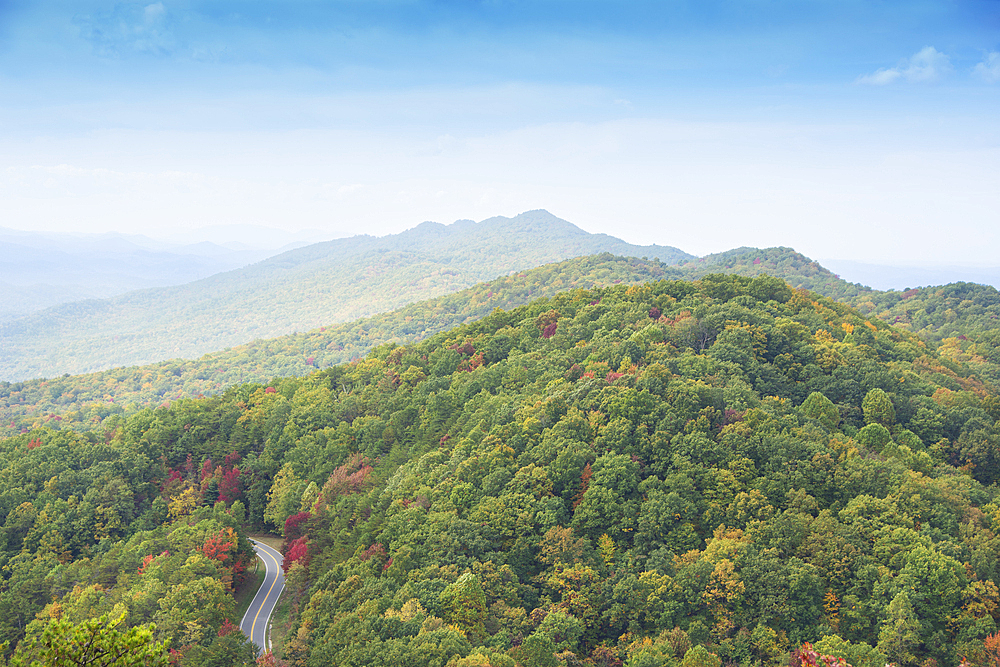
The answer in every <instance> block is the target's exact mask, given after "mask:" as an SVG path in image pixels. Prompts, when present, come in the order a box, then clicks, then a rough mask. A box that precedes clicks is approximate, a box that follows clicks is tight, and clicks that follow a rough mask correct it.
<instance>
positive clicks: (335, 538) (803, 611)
mask: <svg viewBox="0 0 1000 667" xmlns="http://www.w3.org/2000/svg"><path fill="white" fill-rule="evenodd" d="M998 417H1000V401H998V399H997V396H996V395H995V394H994V392H993V390H992V389H991V387H990V386H989V385H988V384H987V383H985V382H983V381H982V380H981V379H980V378H979V377H978V376H977V375H976V374H975V373H973V372H971V370H970V369H969V368H968V366H966V365H964V364H963V363H962V362H960V361H954V360H951V359H944V358H942V357H941V356H940V355H939V354H938V353H937V352H936V351H935V350H934V349H933V348H932V347H929V346H928V345H927V344H926V343H925V342H924V341H922V340H921V339H919V338H918V337H917V336H915V335H913V334H911V333H908V332H906V331H900V330H898V329H893V328H892V327H890V326H889V325H888V324H886V323H884V322H882V321H880V320H877V319H866V318H865V317H864V316H863V315H862V314H861V313H860V312H858V311H856V310H853V309H852V308H850V307H849V306H847V305H843V304H839V303H836V302H835V301H833V300H831V299H828V298H823V297H820V296H818V295H816V294H815V293H810V292H807V291H805V290H798V291H795V290H792V289H790V288H789V287H788V286H787V285H786V284H785V283H784V282H782V281H780V280H776V279H774V278H770V277H767V276H758V277H756V278H753V279H751V278H747V277H741V276H724V275H717V274H711V275H706V276H704V277H702V278H701V279H700V280H697V281H694V282H686V281H672V280H662V281H655V282H649V283H646V284H642V285H631V286H626V285H618V286H613V287H607V288H597V289H576V290H571V291H567V292H563V293H560V294H557V295H555V296H553V297H551V298H546V299H539V300H535V301H532V302H531V303H529V304H527V305H525V306H521V307H518V308H513V309H511V310H508V311H496V312H493V313H491V314H490V315H488V316H486V317H484V318H482V319H479V320H477V321H475V322H471V323H468V324H464V325H462V326H459V327H457V328H454V329H450V330H449V331H447V332H443V333H439V334H436V335H433V336H431V337H429V338H427V339H425V340H423V341H421V342H417V343H413V344H409V345H405V346H398V345H395V344H386V345H382V346H380V347H378V348H376V349H375V350H374V351H373V352H372V353H370V354H369V355H368V356H367V357H365V358H364V359H361V360H359V361H355V362H352V363H349V364H343V365H338V366H334V367H332V368H328V369H325V370H320V371H317V372H315V373H313V374H312V375H310V376H308V377H304V378H286V379H283V380H277V381H274V382H268V383H266V384H249V385H240V386H237V387H233V388H231V389H229V390H227V391H226V392H225V393H224V394H222V395H219V396H215V397H210V398H205V399H200V400H181V401H177V402H174V403H173V404H172V405H170V406H169V407H163V408H157V409H146V410H142V411H140V412H138V413H136V414H134V415H131V416H129V417H127V418H126V417H115V418H113V419H111V420H109V421H107V422H105V424H104V427H105V430H104V432H103V433H102V434H99V433H96V432H94V433H90V434H82V435H77V434H72V433H70V432H68V431H65V430H63V431H56V430H51V429H48V428H41V429H36V430H33V431H30V432H28V433H25V434H23V435H18V436H16V437H13V438H10V439H8V440H6V441H3V442H2V443H0V449H2V451H5V452H8V454H7V455H6V457H5V458H3V459H0V466H2V474H3V475H4V478H5V480H6V483H5V484H4V485H3V489H4V491H3V494H2V495H0V508H2V511H3V512H4V513H5V517H6V518H5V519H4V520H3V525H4V527H3V535H4V540H5V541H3V542H2V543H3V544H6V547H5V549H4V551H3V554H4V555H3V558H4V559H5V562H6V563H8V564H11V563H15V564H20V565H19V566H17V567H15V566H12V565H8V566H6V567H4V568H3V569H2V570H0V572H2V575H3V579H4V581H3V584H2V585H0V596H6V597H4V600H5V601H7V604H4V605H0V615H2V619H0V622H3V623H5V624H6V625H5V626H4V627H6V628H9V630H7V631H8V632H11V633H15V634H17V633H20V632H23V631H24V629H25V623H26V621H27V620H28V619H30V618H32V617H33V616H34V615H35V614H37V613H38V612H39V611H41V610H42V609H45V610H46V611H44V612H43V614H42V619H43V620H41V621H37V623H39V624H41V623H42V622H43V621H44V619H45V618H48V617H53V616H59V615H63V616H67V617H69V618H71V619H80V618H83V617H87V616H94V615H97V614H98V613H100V612H102V611H104V610H105V609H111V608H113V609H114V611H115V612H116V613H125V614H126V618H127V622H128V623H129V624H132V625H135V624H141V623H145V622H148V620H150V619H151V620H153V621H155V622H156V623H157V627H156V629H155V630H154V631H153V633H154V636H155V638H156V639H157V640H160V641H165V642H167V643H168V644H169V646H170V647H171V648H173V649H174V650H175V651H176V652H177V653H176V654H175V659H177V660H179V661H180V662H181V664H191V665H196V664H199V665H200V664H210V663H208V662H206V660H207V658H206V656H207V655H208V654H209V653H210V652H211V651H217V652H219V651H222V650H223V649H222V647H221V646H219V645H217V643H218V642H220V641H221V640H222V638H223V637H220V634H223V635H224V633H219V632H215V633H213V632H212V630H214V629H215V628H216V627H217V624H218V623H222V618H221V617H222V616H223V614H218V615H216V616H214V617H213V618H211V619H201V618H200V617H198V618H197V619H194V617H191V618H190V619H189V617H187V616H184V614H185V613H189V612H186V611H183V610H185V609H193V608H194V606H192V607H185V606H183V605H180V604H178V605H177V606H176V607H175V606H173V605H172V604H168V603H167V602H166V600H168V599H170V600H173V599H175V597H176V599H180V598H181V597H183V596H184V595H192V594H193V593H190V592H189V590H190V586H192V585H193V584H191V583H189V582H190V581H192V580H195V581H199V582H200V581H202V579H198V577H200V576H202V575H201V574H198V573H197V572H196V570H197V569H198V568H199V567H203V566H204V565H203V564H202V563H203V561H202V560H201V559H202V558H204V559H208V556H207V555H205V553H206V552H205V548H206V547H205V545H206V544H207V539H208V538H209V537H211V536H212V535H219V533H217V532H215V531H217V530H219V531H221V530H223V526H231V524H229V523H227V521H231V520H232V518H233V517H235V516H238V515H239V514H241V513H242V512H243V511H246V514H247V519H248V521H250V522H251V523H263V524H265V525H267V526H270V527H272V528H273V529H276V530H279V531H283V532H284V536H285V540H286V544H285V551H286V566H287V567H288V575H289V580H290V582H291V587H292V591H291V595H292V600H293V610H294V611H293V616H294V627H293V629H292V632H291V633H290V634H289V635H288V637H287V641H286V642H285V643H284V645H283V646H282V647H281V650H280V653H281V657H282V658H283V659H284V660H285V661H287V662H288V663H289V664H292V665H310V666H311V665H315V666H317V667H318V666H324V667H326V666H328V665H358V666H360V665H366V666H367V665H393V666H396V665H403V666H408V665H413V666H414V667H415V666H417V665H421V666H422V665H441V666H445V665H450V666H452V667H471V666H473V665H476V666H485V665H495V666H501V665H503V666H513V665H515V664H520V665H525V666H526V667H535V666H541V665H546V666H556V665H567V666H569V665H577V664H592V665H624V666H625V667H639V666H642V667H652V666H657V665H669V666H671V667H673V666H674V665H682V664H683V665H684V666H685V667H690V666H691V665H696V664H697V665H712V664H714V665H716V666H718V665H719V664H720V661H725V662H726V663H731V664H736V663H739V664H741V665H748V666H749V665H757V664H759V665H772V664H778V663H779V662H782V661H783V660H787V659H788V653H789V652H790V651H792V650H793V649H795V648H797V647H798V646H799V645H800V644H801V643H802V642H805V641H811V642H814V643H815V646H816V649H817V650H820V651H821V652H823V653H828V654H831V655H838V656H840V657H844V658H845V659H847V660H848V661H849V662H850V663H851V664H853V665H855V666H859V665H864V666H866V667H867V666H871V667H881V666H882V665H884V664H885V663H886V662H888V661H891V662H893V663H895V664H897V665H900V667H910V666H914V667H915V666H917V665H935V664H936V665H957V664H958V663H959V661H960V659H961V658H962V657H965V658H966V659H967V661H968V663H969V664H970V665H974V666H976V667H979V666H982V667H986V666H987V665H989V664H992V663H991V662H990V660H991V659H992V658H991V657H990V655H989V653H988V650H990V645H987V643H986V642H985V640H986V638H987V636H988V635H990V634H991V633H995V632H996V621H997V620H998V618H1000V589H998V584H1000V563H998V556H1000V537H998V536H997V530H998V527H1000V506H998V504H997V495H998V492H997V486H996V483H997V480H998V476H1000V451H998V447H1000V431H998V429H1000V425H998V424H997V418H998ZM66 451H68V452H70V453H72V454H71V455H70V456H65V455H63V454H62V452H66ZM32 457H34V458H32ZM129 457H132V459H130V458H129ZM136 457H140V458H139V459H136ZM63 459H65V460H66V461H67V463H57V462H58V461H61V460H63ZM133 459H135V460H133ZM223 462H224V463H223ZM58 466H64V467H63V468H59V467H58ZM67 468H69V469H67ZM133 470H134V471H135V472H129V471H133ZM130 475H131V476H130ZM102 489H103V491H102ZM88 494H89V495H88ZM130 494H131V495H130ZM106 498H107V499H106ZM235 498H243V501H242V502H240V503H239V504H237V503H236V502H235V501H234V499H235ZM113 499H117V500H113ZM116 503H117V504H116ZM74 508H86V509H85V511H84V510H83V509H76V510H74ZM96 508H100V509H96ZM74 511H76V512H77V514H74V513H73V512H74ZM43 512H44V515H43V514H42V513H43ZM81 512H83V513H84V515H85V516H92V517H93V519H91V521H92V523H90V524H88V523H86V521H85V520H83V521H84V523H83V524H82V526H83V528H80V527H74V526H73V522H74V521H77V522H79V521H81V519H75V518H74V517H77V516H79V515H80V513H81ZM87 512H89V514H87ZM54 516H59V517H67V518H65V519H59V521H63V522H64V523H65V528H62V527H60V526H63V525H64V524H63V523H53V522H52V521H51V520H50V519H49V517H54ZM115 517H119V519H118V522H117V523H116V522H115V520H114V519H115ZM132 517H138V518H139V519H138V520H133V521H129V520H127V519H128V518H132ZM227 517H228V518H227ZM205 521H214V522H216V523H213V524H211V525H206V526H205V527H204V528H203V529H199V528H198V526H199V525H202V522H205ZM53 525H55V526H56V527H54V528H53V527H52V526H53ZM119 526H120V527H119ZM185 526H186V527H185ZM179 530H180V531H182V532H181V533H180V534H177V536H176V539H177V540H178V542H177V543H176V544H177V545H178V546H173V543H172V544H170V545H168V544H167V542H168V540H169V539H174V538H172V537H171V536H174V535H175V533H177V532H178V531H179ZM146 531H153V532H152V533H147V532H146ZM199 531H201V532H199ZM77 533H79V534H80V535H82V536H83V537H81V538H77V537H74V535H76V534H77ZM181 535H184V536H187V537H185V539H188V541H187V542H184V541H181ZM91 536H93V537H91ZM153 536H156V537H155V539H154V537H153ZM74 540H76V541H75V542H74ZM230 541H232V540H230ZM198 544H202V547H200V553H201V554H202V556H200V557H198V558H194V561H192V558H193V557H190V556H189V557H188V560H187V563H189V564H190V563H195V564H194V565H192V566H191V567H190V568H189V570H188V571H186V572H185V573H184V574H183V575H178V576H177V577H176V578H174V579H169V577H171V576H173V575H168V574H167V573H169V572H176V571H178V570H177V569H175V568H174V567H171V568H169V569H168V568H166V567H164V568H162V569H157V568H156V567H155V564H156V562H157V560H158V558H159V557H160V556H158V554H162V553H163V552H164V551H168V552H169V553H170V554H171V555H170V556H169V557H171V558H173V557H175V556H174V555H173V554H175V551H183V550H184V549H185V548H191V547H190V545H195V546H197V545H198ZM234 544H235V542H234ZM185 545H188V546H185ZM188 553H191V552H188ZM39 554H51V555H49V556H44V555H39ZM164 557H167V556H164ZM39 558H50V560H49V561H47V562H46V564H45V565H44V566H42V565H39V566H38V567H37V568H35V567H34V566H33V565H32V564H33V563H35V562H36V561H37V560H38V559H39ZM209 560H210V559H209ZM178 562H180V561H178ZM151 566H154V567H151ZM185 567H187V566H185ZM204 567H207V566H204ZM212 567H214V568H215V570H212V571H210V570H208V569H206V572H207V574H206V575H205V576H207V577H208V579H211V580H219V581H221V582H222V583H221V586H222V588H223V590H224V589H225V582H224V578H225V576H226V574H225V572H224V571H222V570H219V568H218V567H217V566H216V565H214V564H213V565H212ZM180 569H181V570H183V568H180ZM153 571H156V572H158V574H156V575H152V574H150V575H149V578H148V579H147V574H146V573H147V572H153ZM212 572H215V574H214V575H213V574H212ZM219 572H222V574H219ZM50 573H52V574H50ZM219 577H221V579H220V578H219ZM153 579H155V580H156V581H158V582H160V583H158V584H156V583H153V581H152V580H153ZM95 585H99V588H94V587H95ZM199 585H200V584H199ZM208 585H209V584H208V582H207V581H206V582H205V586H208ZM144 587H145V588H144ZM177 587H179V588H177ZM144 590H153V591H156V593H155V594H154V596H153V597H152V598H150V597H144V594H143V593H142V591H144ZM213 590H218V589H217V588H214V589H213ZM87 591H91V592H90V593H86V592H87ZM175 591H176V593H175ZM171 596H175V597H171ZM150 599H153V600H159V601H158V602H156V603H155V604H148V605H147V604H146V603H147V602H148V601H149V600H150ZM184 599H187V598H184ZM53 600H55V602H53ZM214 604H215V606H214V607H211V608H212V609H222V608H224V607H225V604H226V603H225V601H224V600H221V599H220V601H218V602H217V603H214ZM102 605H103V606H102ZM115 605H118V606H115ZM144 605H146V606H144ZM15 609H16V611H15ZM173 609H177V610H178V611H177V618H183V621H182V624H181V625H179V624H177V622H176V621H175V620H174V615H173V614H172V612H171V610H173ZM191 613H194V612H191ZM189 620H190V621H191V622H192V623H193V624H194V625H190V626H189V625H188V624H187V623H188V621H189ZM182 627H183V628H189V627H193V628H196V630H194V631H191V632H190V633H189V634H185V633H186V632H187V630H181V628H182ZM39 628H40V625H36V626H33V627H32V628H28V632H29V633H31V632H38V631H39ZM224 636H229V635H224ZM213 647H214V648H213ZM711 654H714V656H713V655H711Z"/></svg>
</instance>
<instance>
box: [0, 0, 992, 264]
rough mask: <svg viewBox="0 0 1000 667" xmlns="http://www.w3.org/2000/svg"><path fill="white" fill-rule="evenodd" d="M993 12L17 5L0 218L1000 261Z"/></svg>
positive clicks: (64, 224) (982, 8) (7, 34)
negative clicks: (607, 240)
mask: <svg viewBox="0 0 1000 667" xmlns="http://www.w3.org/2000/svg"><path fill="white" fill-rule="evenodd" d="M998 121H1000V2H998V1H997V0H993V1H990V2H985V1H982V2H941V1H936V2H919V1H918V2H905V3H904V2H852V1H850V0H848V1H841V2H832V1H831V2H827V1H824V0H814V1H811V2H783V1H766V0H759V1H754V0H751V1H748V2H669V1H667V2H634V3H611V2H598V1H591V2H588V1H586V0H575V1H569V0H566V1H562V0H558V1H557V0H553V1H548V2H546V1H536V2H522V1H510V2H508V1H504V0H490V1H485V2H421V1H405V0H398V1H395V0H386V1H383V2H367V1H364V0H350V1H341V2H319V1H308V2H306V1H303V2H294V1H293V2H253V3H238V2H225V1H217V2H191V1H189V2H172V1H171V0H160V1H159V2H152V3H151V2H148V1H144V2H121V3H110V2H109V3H96V2H86V1H84V2H72V3H70V2H62V3H60V2H47V3H29V2H10V1H4V0H0V127H2V132H0V199H2V201H4V209H5V212H4V214H3V220H2V222H0V225H2V226H7V227H15V228H22V229H46V230H64V231H65V230H78V231H105V230H121V231H143V232H146V233H150V234H153V235H157V234H159V235H165V234H169V233H173V232H176V231H178V230H183V229H194V228H197V227H200V226H205V225H218V224H247V223H249V224H258V225H265V226H270V227H279V228H284V229H288V230H297V229H304V228H310V229H318V230H322V232H323V233H324V234H326V235H328V236H330V237H336V236H347V235H351V234H355V233H362V232H363V233H374V234H384V233H390V232H396V231H401V230H402V229H405V228H408V227H412V226H413V225H415V224H417V223H419V222H421V221H423V220H428V219H430V220H437V221H439V222H451V221H452V220H455V219H458V218H473V219H483V218H486V217H490V216H492V215H514V214H516V213H519V212H521V211H524V210H530V209H534V208H546V209H548V210H550V211H552V212H553V213H555V214H556V215H559V216H560V217H563V218H566V219H568V220H570V221H571V222H574V223H576V224H578V225H580V226H581V227H583V228H585V229H587V230H589V231H604V232H608V233H612V234H615V235H617V236H621V237H623V238H626V239H627V240H629V241H632V242H636V243H660V244H668V245H676V246H678V247H680V248H682V249H684V250H687V251H689V252H694V253H699V254H701V253H707V252H712V251H718V250H724V249H728V248H730V247H734V246H738V245H758V246H766V245H789V246H792V247H795V248H796V249H798V250H800V251H802V252H805V253H806V254H809V255H811V256H813V257H820V258H845V259H854V260H860V261H871V262H882V263H907V262H920V261H935V262H940V263H946V264H955V263H963V262H967V263H974V264H994V265H995V264H997V262H996V260H995V259H994V255H995V250H996V249H997V248H998V247H1000V224H998V223H1000V219H998V213H997V212H998V211H1000V187H998V184H1000V122H998Z"/></svg>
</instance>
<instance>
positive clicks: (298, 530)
mask: <svg viewBox="0 0 1000 667" xmlns="http://www.w3.org/2000/svg"><path fill="white" fill-rule="evenodd" d="M311 516H312V514H310V513H309V512H299V513H297V514H293V515H291V516H290V517H288V518H287V519H285V542H284V544H282V545H281V553H283V554H285V555H286V556H287V555H288V549H289V548H290V547H291V545H292V542H294V541H295V540H297V539H299V538H300V537H304V536H305V534H306V522H307V521H309V517H311Z"/></svg>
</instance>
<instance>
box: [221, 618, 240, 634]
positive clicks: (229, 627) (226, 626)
mask: <svg viewBox="0 0 1000 667" xmlns="http://www.w3.org/2000/svg"><path fill="white" fill-rule="evenodd" d="M238 630H239V628H238V627H236V626H235V625H233V623H232V621H230V620H229V619H228V618H227V619H226V620H224V621H223V622H222V625H220V626H219V636H220V637H225V636H226V635H229V634H232V633H234V632H236V631H238Z"/></svg>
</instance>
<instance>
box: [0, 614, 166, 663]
mask: <svg viewBox="0 0 1000 667" xmlns="http://www.w3.org/2000/svg"><path fill="white" fill-rule="evenodd" d="M124 620H125V614H124V613H122V614H121V615H119V616H118V617H117V618H115V619H112V618H111V617H110V616H109V615H107V614H105V615H103V616H101V617H100V618H96V619H90V620H87V621H84V622H82V623H79V624H73V623H70V622H69V621H65V620H59V619H56V620H52V621H49V623H48V624H47V625H46V626H45V628H44V630H42V632H41V635H40V636H29V637H28V638H26V639H25V640H24V641H23V642H22V643H21V645H20V646H18V648H17V651H15V652H14V655H13V656H12V658H11V660H10V665H11V667H84V666H86V667H165V665H167V658H168V655H167V644H166V642H156V641H153V633H154V631H155V630H156V626H154V625H152V624H150V625H147V626H139V627H133V628H128V627H125V628H123V624H124Z"/></svg>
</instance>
